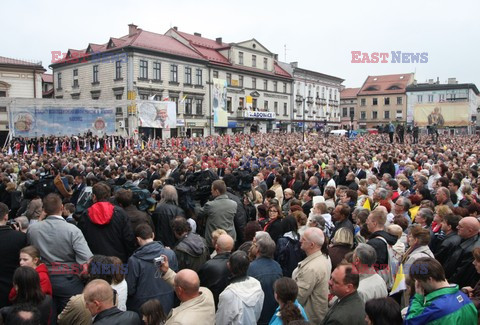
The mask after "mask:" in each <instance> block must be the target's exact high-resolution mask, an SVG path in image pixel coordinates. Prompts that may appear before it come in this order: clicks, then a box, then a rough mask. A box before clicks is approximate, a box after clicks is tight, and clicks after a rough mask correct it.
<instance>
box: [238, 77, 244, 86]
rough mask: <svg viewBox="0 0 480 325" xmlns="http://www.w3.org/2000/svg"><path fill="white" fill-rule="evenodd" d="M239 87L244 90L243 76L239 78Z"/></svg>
mask: <svg viewBox="0 0 480 325" xmlns="http://www.w3.org/2000/svg"><path fill="white" fill-rule="evenodd" d="M238 87H240V88H243V76H238Z"/></svg>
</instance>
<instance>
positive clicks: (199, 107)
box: [195, 99, 203, 115]
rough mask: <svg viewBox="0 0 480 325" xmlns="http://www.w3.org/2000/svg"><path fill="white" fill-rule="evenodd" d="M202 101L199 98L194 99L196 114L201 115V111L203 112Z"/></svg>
mask: <svg viewBox="0 0 480 325" xmlns="http://www.w3.org/2000/svg"><path fill="white" fill-rule="evenodd" d="M202 102H203V101H202V100H201V99H197V100H196V107H195V114H197V115H202V113H203V110H202Z"/></svg>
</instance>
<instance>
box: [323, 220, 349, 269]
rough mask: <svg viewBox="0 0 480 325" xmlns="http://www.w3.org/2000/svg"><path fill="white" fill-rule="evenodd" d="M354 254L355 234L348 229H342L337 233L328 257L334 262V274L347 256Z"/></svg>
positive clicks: (329, 248)
mask: <svg viewBox="0 0 480 325" xmlns="http://www.w3.org/2000/svg"><path fill="white" fill-rule="evenodd" d="M349 252H353V233H352V231H351V230H350V229H348V228H345V227H343V228H340V229H338V230H337V231H336V232H335V235H334V236H333V240H332V243H331V245H330V246H329V247H328V255H329V256H330V259H331V260H332V272H333V270H334V269H335V268H336V267H337V265H339V264H340V263H341V262H342V260H343V259H344V257H345V255H346V254H347V253H349Z"/></svg>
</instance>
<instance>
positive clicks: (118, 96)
mask: <svg viewBox="0 0 480 325" xmlns="http://www.w3.org/2000/svg"><path fill="white" fill-rule="evenodd" d="M115 99H116V100H121V99H122V95H115ZM119 108H120V111H121V109H122V108H121V107H117V114H118V109H119Z"/></svg>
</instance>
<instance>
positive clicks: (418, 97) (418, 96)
mask: <svg viewBox="0 0 480 325" xmlns="http://www.w3.org/2000/svg"><path fill="white" fill-rule="evenodd" d="M417 102H419V103H421V102H423V96H422V95H417Z"/></svg>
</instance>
